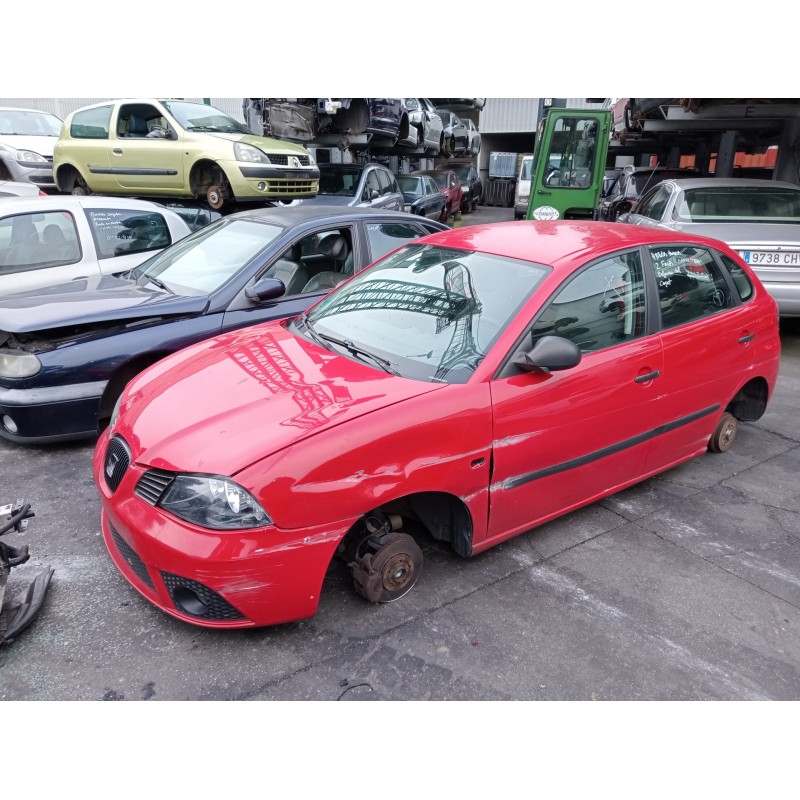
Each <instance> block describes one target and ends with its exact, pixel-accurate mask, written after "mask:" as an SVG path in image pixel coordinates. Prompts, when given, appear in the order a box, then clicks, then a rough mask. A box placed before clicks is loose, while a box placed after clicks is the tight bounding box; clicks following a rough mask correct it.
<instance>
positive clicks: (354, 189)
mask: <svg viewBox="0 0 800 800" xmlns="http://www.w3.org/2000/svg"><path fill="white" fill-rule="evenodd" d="M318 166H319V192H318V194H317V196H316V197H313V198H308V199H303V200H299V201H296V202H297V203H303V204H304V205H305V204H309V205H329V206H361V207H364V208H386V209H393V210H395V211H402V210H403V203H404V201H403V194H402V192H401V191H400V187H399V186H398V185H397V181H396V180H395V177H394V174H393V173H392V171H391V170H390V169H388V167H384V166H383V164H374V163H370V164H319V165H318ZM294 204H295V203H293V204H292V205H294Z"/></svg>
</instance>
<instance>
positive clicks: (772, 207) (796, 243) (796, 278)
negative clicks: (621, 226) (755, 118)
mask: <svg viewBox="0 0 800 800" xmlns="http://www.w3.org/2000/svg"><path fill="white" fill-rule="evenodd" d="M618 221H619V222H627V223H632V224H634V225H648V226H651V227H657V228H668V229H670V230H675V231H685V232H686V233H692V234H696V235H699V236H708V237H710V238H712V239H719V240H721V241H723V242H725V244H727V245H729V246H730V247H731V248H733V249H734V250H736V251H737V252H738V253H739V255H740V256H741V257H742V258H743V259H744V260H745V261H746V262H747V263H748V264H750V265H751V266H752V267H753V269H754V270H755V272H756V274H757V275H758V277H759V278H760V279H761V281H762V283H763V284H764V287H765V288H766V290H767V291H768V292H769V293H770V294H771V295H772V296H773V297H774V298H775V299H776V300H777V301H778V312H779V314H780V315H781V316H785V317H797V316H800V187H798V186H795V185H794V184H791V183H784V182H782V181H769V180H755V179H752V178H713V177H712V178H681V179H673V180H666V181H661V182H660V183H658V184H656V185H655V186H653V187H652V188H651V189H650V190H649V191H648V192H647V193H646V194H644V195H642V197H641V198H639V200H638V201H637V203H636V205H634V207H633V208H632V209H631V211H630V212H629V213H628V214H623V215H621V216H620V217H619V218H618Z"/></svg>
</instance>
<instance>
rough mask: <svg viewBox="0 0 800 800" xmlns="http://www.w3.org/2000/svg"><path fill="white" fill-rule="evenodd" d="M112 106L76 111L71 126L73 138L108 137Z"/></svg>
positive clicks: (70, 132) (70, 133)
mask: <svg viewBox="0 0 800 800" xmlns="http://www.w3.org/2000/svg"><path fill="white" fill-rule="evenodd" d="M111 108H112V107H111V106H100V107H99V108H87V109H86V111H76V112H75V114H74V115H73V117H72V123H71V124H70V126H69V135H70V136H71V137H72V138H73V139H108V130H109V122H110V120H111Z"/></svg>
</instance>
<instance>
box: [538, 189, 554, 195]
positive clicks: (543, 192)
mask: <svg viewBox="0 0 800 800" xmlns="http://www.w3.org/2000/svg"><path fill="white" fill-rule="evenodd" d="M536 194H553V193H552V192H546V191H545V190H544V189H537V190H536Z"/></svg>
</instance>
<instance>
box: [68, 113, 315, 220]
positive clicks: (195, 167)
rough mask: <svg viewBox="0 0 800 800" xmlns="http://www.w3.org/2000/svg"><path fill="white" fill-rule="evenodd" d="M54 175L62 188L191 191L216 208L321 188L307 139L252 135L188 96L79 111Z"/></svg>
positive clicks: (295, 195)
mask: <svg viewBox="0 0 800 800" xmlns="http://www.w3.org/2000/svg"><path fill="white" fill-rule="evenodd" d="M53 174H54V177H55V181H56V185H57V186H58V189H59V191H60V192H64V193H71V194H78V195H83V194H92V193H98V194H108V195H137V196H140V197H146V196H151V197H192V198H195V199H199V200H203V201H205V202H207V203H208V205H210V206H211V207H212V208H214V209H220V208H223V207H224V206H226V205H227V204H229V203H232V202H237V203H242V202H259V201H261V202H263V201H265V200H293V199H295V198H306V197H314V196H316V194H317V190H318V189H319V168H318V167H317V165H316V162H315V161H314V157H313V156H312V155H311V153H309V151H308V150H306V148H305V147H303V146H302V145H299V144H295V143H293V142H285V141H281V140H278V139H269V138H267V137H265V136H255V135H254V134H253V133H251V132H250V130H249V129H248V128H247V127H245V126H244V125H243V124H242V123H241V122H237V121H236V120H235V119H232V118H231V117H229V116H228V115H227V114H224V113H223V112H222V111H220V110H218V109H216V108H214V107H213V106H208V105H203V104H201V103H190V102H187V101H185V100H153V99H128V100H109V101H107V102H105V103H97V104H95V105H92V106H86V107H85V108H81V109H78V110H77V111H74V112H73V113H72V114H70V115H69V116H68V117H67V118H66V119H65V120H64V126H63V128H62V129H61V135H60V136H59V139H58V142H57V143H56V146H55V150H54V154H53Z"/></svg>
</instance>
